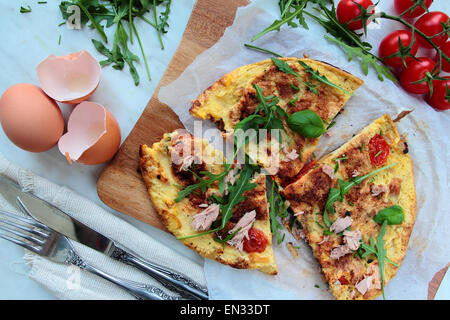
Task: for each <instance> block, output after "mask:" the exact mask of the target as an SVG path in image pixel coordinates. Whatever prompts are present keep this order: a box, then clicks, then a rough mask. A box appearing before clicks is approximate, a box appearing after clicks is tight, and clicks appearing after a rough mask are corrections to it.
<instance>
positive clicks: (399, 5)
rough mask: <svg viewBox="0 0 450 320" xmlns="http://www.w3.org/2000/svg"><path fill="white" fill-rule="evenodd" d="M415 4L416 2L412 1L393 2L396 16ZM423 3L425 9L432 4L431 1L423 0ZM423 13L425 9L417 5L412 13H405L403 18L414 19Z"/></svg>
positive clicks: (398, 0) (397, 0) (400, 0)
mask: <svg viewBox="0 0 450 320" xmlns="http://www.w3.org/2000/svg"><path fill="white" fill-rule="evenodd" d="M415 3H416V1H414V0H395V1H394V5H395V10H396V11H397V13H398V14H402V13H404V12H406V10H408V9H409V8H411V7H412V6H413V5H414V4H415ZM423 3H424V5H425V6H426V7H427V8H429V7H430V6H431V4H432V3H433V0H424V2H423ZM424 13H425V9H424V8H423V7H422V6H421V5H418V6H417V7H416V8H415V9H414V10H413V11H408V12H407V13H405V14H404V15H403V17H404V18H416V17H418V16H420V15H422V14H424Z"/></svg>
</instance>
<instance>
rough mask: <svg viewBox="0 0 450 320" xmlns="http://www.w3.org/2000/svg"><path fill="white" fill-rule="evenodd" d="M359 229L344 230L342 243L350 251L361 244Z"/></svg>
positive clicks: (356, 248)
mask: <svg viewBox="0 0 450 320" xmlns="http://www.w3.org/2000/svg"><path fill="white" fill-rule="evenodd" d="M361 236H362V234H361V231H359V230H355V231H347V230H346V231H344V243H345V245H346V246H347V247H348V248H349V249H350V250H352V251H355V250H358V248H359V246H360V245H361V242H360V240H361Z"/></svg>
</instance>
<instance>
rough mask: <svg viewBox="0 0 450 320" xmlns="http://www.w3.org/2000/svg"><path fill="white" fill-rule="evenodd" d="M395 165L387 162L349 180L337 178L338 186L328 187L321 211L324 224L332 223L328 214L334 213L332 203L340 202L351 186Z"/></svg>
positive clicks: (329, 224)
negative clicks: (323, 207) (328, 191)
mask: <svg viewBox="0 0 450 320" xmlns="http://www.w3.org/2000/svg"><path fill="white" fill-rule="evenodd" d="M396 165H397V163H392V164H389V165H387V166H384V167H381V168H379V169H376V170H374V171H372V172H370V173H368V174H366V175H364V176H361V177H355V178H353V179H352V180H351V181H344V180H341V179H338V184H339V188H331V189H330V193H329V194H328V198H327V202H326V203H325V209H324V211H323V221H324V223H325V224H326V226H327V227H329V226H331V224H332V223H331V221H330V218H329V216H328V214H334V212H335V210H334V207H333V205H334V203H335V202H336V201H341V202H342V201H343V200H344V197H345V195H346V194H347V193H348V192H349V191H350V189H351V188H353V187H354V186H356V185H358V184H360V183H362V182H363V181H364V180H366V179H367V178H369V177H371V176H373V175H375V174H377V173H379V172H381V171H384V170H386V169H389V168H392V167H393V166H396Z"/></svg>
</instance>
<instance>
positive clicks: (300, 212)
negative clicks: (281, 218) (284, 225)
mask: <svg viewBox="0 0 450 320" xmlns="http://www.w3.org/2000/svg"><path fill="white" fill-rule="evenodd" d="M304 213H305V211H299V212H297V213H294V216H296V217H298V216H300V215H302V214H304Z"/></svg>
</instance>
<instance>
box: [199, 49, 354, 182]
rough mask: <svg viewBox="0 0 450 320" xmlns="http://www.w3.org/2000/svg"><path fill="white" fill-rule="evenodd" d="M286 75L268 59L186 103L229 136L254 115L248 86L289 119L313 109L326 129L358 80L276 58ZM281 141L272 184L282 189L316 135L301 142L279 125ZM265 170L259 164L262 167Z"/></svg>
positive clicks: (309, 150)
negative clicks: (272, 101)
mask: <svg viewBox="0 0 450 320" xmlns="http://www.w3.org/2000/svg"><path fill="white" fill-rule="evenodd" d="M281 60H282V61H284V62H285V63H287V65H288V66H289V67H290V68H291V70H292V71H294V72H295V73H297V75H298V76H296V75H295V74H289V73H286V72H283V71H282V70H281V69H279V68H278V67H277V66H276V65H275V64H274V61H272V60H271V59H268V60H264V61H260V62H257V63H254V64H250V65H245V66H242V67H240V68H238V69H236V70H234V71H232V72H230V73H228V74H226V75H225V76H223V77H222V78H221V79H219V80H218V81H216V82H215V83H214V84H213V85H211V86H210V87H209V88H208V89H206V90H205V91H204V92H203V93H202V94H201V95H200V96H199V97H198V98H197V99H196V100H194V101H193V102H192V107H191V109H190V113H191V114H192V115H193V116H195V117H197V118H200V119H210V120H212V121H214V122H215V123H217V124H218V127H219V129H221V130H222V131H224V134H229V133H232V132H233V130H234V128H235V127H236V125H237V124H238V123H239V121H241V120H243V119H245V118H247V117H249V116H250V115H252V114H254V113H255V110H256V107H257V105H258V103H259V101H258V99H257V96H256V90H255V87H254V85H257V86H258V87H260V88H261V89H262V91H263V95H264V96H266V97H267V96H275V97H277V98H279V102H278V106H279V107H281V108H282V109H283V110H285V111H286V112H287V114H289V115H292V114H293V113H295V112H297V111H302V110H311V111H314V112H315V113H316V114H317V115H318V116H319V117H320V118H321V119H322V121H323V122H324V123H325V126H329V125H331V123H332V121H333V119H334V118H335V117H336V115H337V114H338V113H339V112H340V110H341V109H342V107H343V106H344V104H345V103H346V102H347V100H348V99H349V98H350V96H351V95H350V94H352V93H353V92H355V90H356V89H358V88H359V87H360V86H361V85H362V84H363V81H362V80H360V79H358V78H356V77H354V76H353V75H351V74H349V73H347V72H345V71H343V70H340V69H338V68H335V67H333V66H331V65H329V64H326V63H323V62H319V61H315V60H311V59H298V58H292V57H288V58H282V59H281ZM299 61H301V63H304V64H306V65H307V67H309V68H311V69H312V70H314V72H316V73H317V74H319V75H321V76H323V77H325V78H326V79H328V80H329V81H330V82H331V83H333V84H335V85H337V86H339V87H340V88H342V89H343V90H340V89H337V88H335V87H333V86H330V85H328V84H326V83H324V82H321V81H318V80H317V79H315V78H314V76H313V75H312V73H311V72H306V68H305V67H304V66H302V65H301V64H300V63H299ZM283 125H284V129H285V132H286V135H287V137H285V138H287V139H285V142H284V143H283V144H284V145H285V146H283V151H284V152H282V153H281V154H280V160H281V161H280V166H279V171H278V173H277V175H276V180H277V182H278V183H279V184H281V185H287V184H289V183H290V182H291V181H293V180H295V176H296V175H297V174H298V173H299V172H300V170H301V169H302V167H303V166H304V164H305V163H306V162H307V161H308V160H309V158H310V157H311V155H312V153H313V151H314V149H315V147H316V145H317V144H318V142H319V139H320V137H317V138H311V139H308V138H305V137H303V136H302V135H300V134H298V133H297V132H294V131H293V130H291V129H290V128H289V126H288V125H287V124H286V122H285V123H284V124H283ZM262 165H263V166H265V164H264V163H263V164H262Z"/></svg>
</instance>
